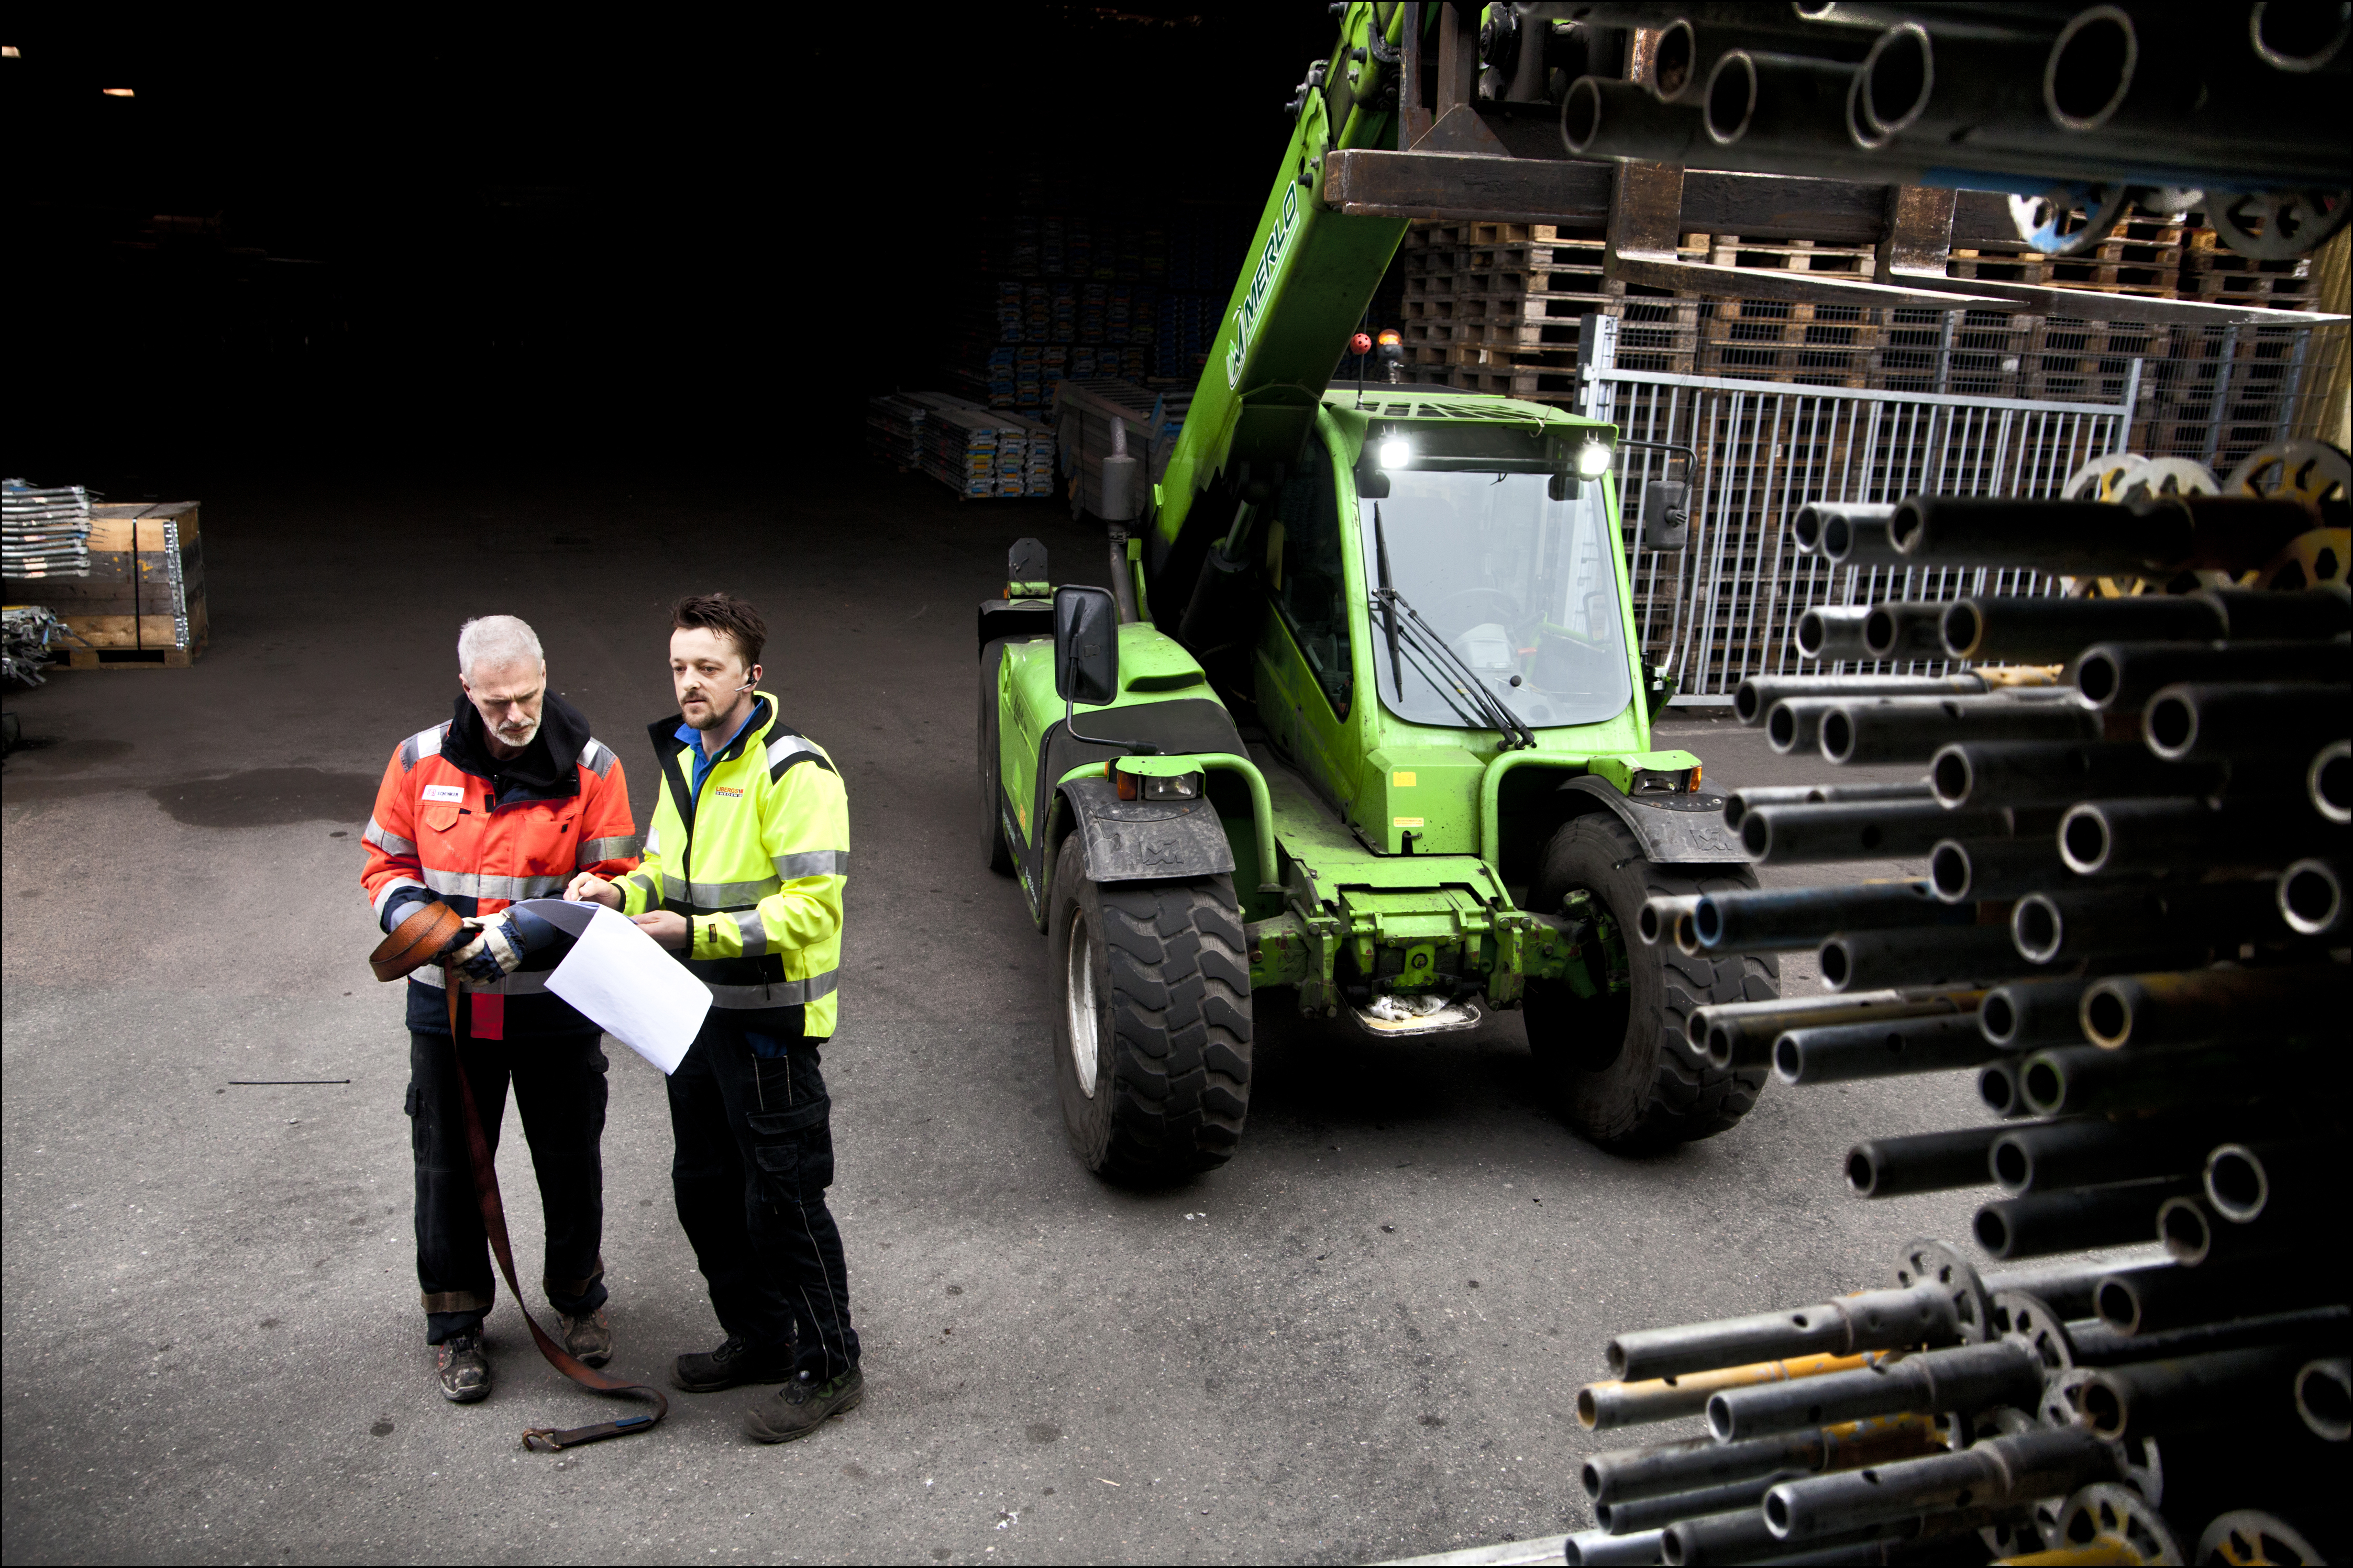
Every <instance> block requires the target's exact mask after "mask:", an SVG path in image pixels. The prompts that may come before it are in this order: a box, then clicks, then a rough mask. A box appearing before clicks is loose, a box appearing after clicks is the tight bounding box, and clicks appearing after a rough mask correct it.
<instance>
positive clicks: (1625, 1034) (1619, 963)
mask: <svg viewBox="0 0 2353 1568" xmlns="http://www.w3.org/2000/svg"><path fill="white" fill-rule="evenodd" d="M1580 892H1581V893H1583V894H1584V895H1585V896H1586V900H1587V902H1586V908H1588V909H1589V910H1592V911H1593V913H1594V916H1595V920H1594V931H1593V936H1594V943H1595V945H1596V946H1598V947H1599V949H1600V950H1601V963H1602V973H1603V983H1604V985H1605V987H1606V988H1605V989H1604V990H1603V992H1602V994H1600V995H1599V996H1597V997H1594V998H1593V999H1592V1003H1591V1011H1590V1013H1589V1015H1588V1016H1589V1017H1590V1018H1591V1021H1592V1024H1593V1025H1595V1027H1593V1028H1592V1032H1591V1035H1590V1037H1588V1039H1586V1040H1584V1041H1582V1042H1581V1043H1580V1045H1579V1047H1578V1049H1577V1052H1576V1056H1575V1060H1576V1062H1577V1068H1578V1069H1579V1070H1580V1071H1583V1072H1602V1071H1605V1070H1607V1069H1608V1068H1610V1067H1611V1066H1613V1065H1615V1063H1616V1062H1617V1060H1618V1058H1620V1057H1621V1056H1623V1055H1625V1053H1626V1047H1627V1046H1628V1045H1629V1044H1630V1041H1631V1039H1632V1037H1633V1029H1634V1014H1633V994H1634V987H1633V965H1632V959H1631V955H1630V953H1629V952H1628V951H1627V947H1626V932H1625V931H1624V930H1623V929H1622V928H1621V927H1620V924H1619V923H1618V920H1617V917H1616V916H1615V915H1614V914H1613V913H1612V912H1611V910H1610V908H1609V901H1608V900H1605V899H1603V898H1602V896H1601V893H1600V890H1599V889H1594V888H1575V889H1570V891H1569V896H1568V897H1567V898H1566V899H1564V900H1562V904H1563V907H1564V908H1566V907H1567V905H1568V904H1569V903H1571V902H1572V901H1573V900H1574V899H1575V896H1576V895H1577V893H1580ZM1670 940H1671V939H1670Z"/></svg>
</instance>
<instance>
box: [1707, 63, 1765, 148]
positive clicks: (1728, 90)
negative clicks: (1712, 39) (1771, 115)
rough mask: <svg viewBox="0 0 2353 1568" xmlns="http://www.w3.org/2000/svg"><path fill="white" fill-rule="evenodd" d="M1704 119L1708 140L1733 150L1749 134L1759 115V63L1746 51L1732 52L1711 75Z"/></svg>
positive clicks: (1717, 64) (1716, 64)
mask: <svg viewBox="0 0 2353 1568" xmlns="http://www.w3.org/2000/svg"><path fill="white" fill-rule="evenodd" d="M1704 90H1705V104H1706V107H1705V109H1704V111H1703V112H1704V120H1705V123H1706V125H1707V139H1708V140H1709V141H1711V142H1715V144H1716V145H1717V146H1719V147H1729V146H1731V145H1732V144H1733V143H1734V142H1737V141H1739V140H1740V139H1741V138H1742V137H1743V136H1745V135H1746V134H1747V133H1748V122H1749V121H1750V120H1751V119H1753V118H1754V117H1755V115H1756V113H1757V63H1756V62H1755V61H1754V60H1751V59H1750V58H1748V51H1747V50H1746V49H1731V50H1728V51H1726V52H1725V56H1724V58H1722V59H1720V60H1718V61H1716V62H1715V69H1714V70H1712V71H1710V72H1708V76H1707V87H1706V89H1704Z"/></svg>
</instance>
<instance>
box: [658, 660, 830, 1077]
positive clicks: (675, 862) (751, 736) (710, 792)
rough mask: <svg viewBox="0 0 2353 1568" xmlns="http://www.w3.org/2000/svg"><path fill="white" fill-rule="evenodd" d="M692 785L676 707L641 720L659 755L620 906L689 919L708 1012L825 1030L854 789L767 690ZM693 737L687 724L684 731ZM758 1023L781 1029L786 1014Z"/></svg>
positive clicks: (697, 745)
mask: <svg viewBox="0 0 2353 1568" xmlns="http://www.w3.org/2000/svg"><path fill="white" fill-rule="evenodd" d="M753 704H754V706H753V710H752V717H751V720H750V721H749V722H747V723H746V724H745V725H744V729H743V731H742V732H741V733H740V734H738V735H737V736H736V737H735V739H734V740H733V741H732V742H729V743H728V745H727V749H726V750H725V751H723V752H721V753H720V754H719V756H718V757H717V758H716V759H715V760H714V761H712V763H711V766H710V770H709V772H708V773H705V774H704V775H703V777H702V782H701V783H700V784H696V783H695V782H694V778H695V753H696V752H699V751H700V749H701V745H702V742H701V740H700V738H697V739H695V740H691V741H681V740H680V739H679V738H678V731H679V730H680V728H681V721H680V719H679V717H678V716H677V715H676V714H672V715H671V716H670V718H668V719H662V720H657V721H655V722H654V723H652V724H650V725H649V726H647V732H648V734H649V735H650V736H651V737H652V739H653V744H654V755H655V756H656V757H657V758H658V759H659V761H660V763H661V776H662V782H661V789H660V793H659V795H657V796H656V798H655V801H654V816H653V828H652V831H651V832H649V833H648V834H647V835H646V849H645V858H644V859H643V860H642V861H640V862H639V863H638V868H637V869H636V870H635V871H632V872H630V873H629V874H628V875H627V876H625V877H622V878H620V879H617V883H616V885H617V887H618V888H619V889H621V900H622V904H621V907H622V912H623V913H625V914H631V915H637V914H643V913H645V912H646V911H647V910H649V909H665V910H675V911H676V912H678V913H680V914H682V915H685V916H687V917H688V918H689V920H690V921H691V922H692V924H693V927H694V940H693V942H692V943H691V945H690V946H689V947H688V948H687V949H686V951H685V952H682V953H681V954H680V957H681V960H682V961H683V962H684V963H685V964H686V966H687V968H688V969H689V970H690V971H691V972H692V973H694V974H695V975H696V977H697V978H699V979H701V980H702V982H703V984H706V985H708V986H709V987H710V988H711V999H712V1005H714V1006H718V1007H725V1008H730V1009H735V1010H760V1009H770V1008H783V1007H798V1008H802V1009H805V1011H804V1012H803V1014H802V1017H801V1028H800V1031H799V1032H800V1033H801V1034H802V1035H804V1036H806V1037H808V1038H811V1039H822V1038H825V1037H829V1036H830V1035H832V1033H833V1031H834V1027H835V1023H836V1010H837V1007H838V1005H839V996H838V995H837V994H836V988H837V987H838V986H839V984H840V980H841V890H842V887H843V884H844V883H845V881H846V880H847V879H848V874H849V796H848V795H846V794H845V793H844V792H843V790H842V787H841V774H840V773H839V772H837V771H836V770H835V768H834V765H833V759H832V758H831V757H830V756H828V755H827V754H826V751H825V748H824V747H822V746H819V745H818V743H817V742H814V741H811V740H809V739H808V738H807V736H804V735H798V734H796V733H794V732H793V731H792V730H791V729H790V728H789V727H788V726H786V724H784V723H783V722H781V721H779V720H778V719H777V717H776V702H775V701H774V700H772V699H771V698H770V697H769V696H768V694H767V693H766V692H765V691H761V692H755V693H754V697H753ZM690 733H691V731H690ZM745 1022H746V1024H747V1025H749V1026H753V1027H764V1026H765V1027H768V1028H775V1029H776V1030H777V1031H778V1032H779V1033H785V1034H789V1033H791V1032H792V1031H791V1030H790V1028H789V1026H785V1025H783V1023H782V1021H781V1020H777V1021H769V1020H763V1021H762V1022H761V1023H759V1024H753V1023H752V1021H751V1020H750V1019H746V1020H745Z"/></svg>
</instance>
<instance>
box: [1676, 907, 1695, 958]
mask: <svg viewBox="0 0 2353 1568" xmlns="http://www.w3.org/2000/svg"><path fill="white" fill-rule="evenodd" d="M1669 934H1671V935H1672V937H1673V938H1674V944H1675V951H1676V952H1680V953H1682V954H1683V956H1684V957H1685V958H1695V957H1697V956H1698V955H1699V949H1700V941H1699V932H1698V931H1696V930H1695V929H1694V926H1693V924H1692V912H1691V911H1690V910H1676V911H1675V918H1674V923H1673V925H1672V928H1671V930H1670V933H1669Z"/></svg>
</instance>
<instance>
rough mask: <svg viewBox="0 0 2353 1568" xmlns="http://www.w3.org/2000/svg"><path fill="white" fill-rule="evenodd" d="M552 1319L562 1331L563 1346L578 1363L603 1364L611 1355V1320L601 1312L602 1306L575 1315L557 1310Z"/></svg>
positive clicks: (584, 1364) (609, 1359) (610, 1358)
mask: <svg viewBox="0 0 2353 1568" xmlns="http://www.w3.org/2000/svg"><path fill="white" fill-rule="evenodd" d="M555 1321H556V1323H557V1325H558V1326H559V1327H561V1328H562V1329H563V1331H564V1348H565V1350H568V1351H570V1352H572V1356H573V1359H574V1360H575V1361H577V1362H578V1363H580V1364H581V1365H583V1366H603V1365H604V1364H605V1363H607V1362H608V1361H611V1360H612V1359H613V1321H612V1320H611V1319H610V1318H607V1316H605V1309H604V1308H602V1307H599V1308H597V1309H596V1310H595V1311H593V1312H583V1313H581V1314H580V1315H579V1316H578V1317H576V1318H575V1317H574V1316H573V1315H572V1314H571V1313H569V1312H558V1313H556V1314H555Z"/></svg>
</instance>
